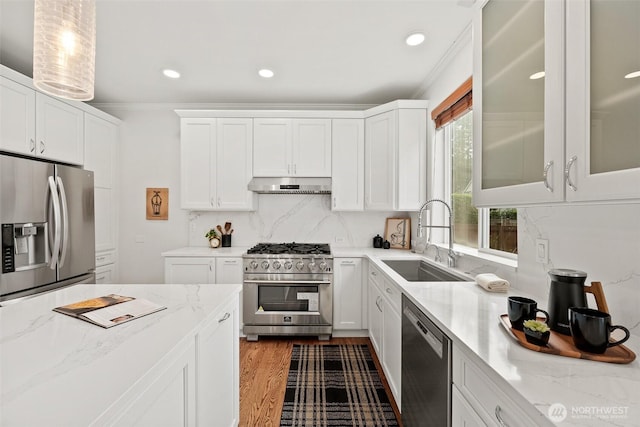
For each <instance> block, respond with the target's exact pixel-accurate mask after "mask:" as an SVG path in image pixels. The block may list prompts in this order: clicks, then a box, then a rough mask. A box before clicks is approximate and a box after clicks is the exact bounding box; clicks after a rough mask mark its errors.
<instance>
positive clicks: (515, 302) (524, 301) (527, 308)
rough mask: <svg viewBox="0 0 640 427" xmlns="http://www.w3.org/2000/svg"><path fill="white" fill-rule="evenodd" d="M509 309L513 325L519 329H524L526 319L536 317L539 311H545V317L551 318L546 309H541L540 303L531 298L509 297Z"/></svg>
mask: <svg viewBox="0 0 640 427" xmlns="http://www.w3.org/2000/svg"><path fill="white" fill-rule="evenodd" d="M507 309H508V313H509V321H510V322H511V327H512V328H513V329H517V330H519V331H521V330H522V323H524V321H525V320H529V319H535V318H536V314H537V313H538V312H541V313H544V315H545V317H546V318H547V319H549V314H548V313H547V312H546V311H544V310H540V309H539V308H538V303H537V302H535V301H534V300H532V299H531V298H525V297H509V299H508V301H507Z"/></svg>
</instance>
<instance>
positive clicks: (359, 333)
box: [331, 329, 369, 338]
mask: <svg viewBox="0 0 640 427" xmlns="http://www.w3.org/2000/svg"><path fill="white" fill-rule="evenodd" d="M331 336H332V337H335V338H366V337H368V336H369V331H368V330H367V329H348V330H342V329H340V330H337V331H336V330H335V329H334V330H333V332H332V333H331Z"/></svg>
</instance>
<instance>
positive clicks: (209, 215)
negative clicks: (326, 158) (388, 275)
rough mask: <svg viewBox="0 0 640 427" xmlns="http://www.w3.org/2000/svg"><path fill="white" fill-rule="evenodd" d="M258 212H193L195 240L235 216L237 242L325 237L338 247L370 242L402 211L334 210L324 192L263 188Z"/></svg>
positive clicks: (191, 229)
mask: <svg viewBox="0 0 640 427" xmlns="http://www.w3.org/2000/svg"><path fill="white" fill-rule="evenodd" d="M258 206H259V209H258V210H256V211H255V212H191V213H189V245H190V246H206V245H207V244H208V243H207V240H206V239H205V237H204V235H205V233H206V232H207V230H209V228H212V227H215V226H216V225H218V224H220V225H224V223H225V222H227V221H228V222H231V223H232V228H233V229H234V232H233V235H232V239H233V240H232V244H233V246H253V245H255V244H256V243H259V242H293V241H297V242H319V243H330V244H331V245H332V246H334V247H369V246H371V245H372V241H373V237H374V236H375V235H376V234H380V235H381V236H382V235H383V233H384V227H385V220H386V218H388V217H401V216H408V215H406V214H402V213H401V212H334V211H332V210H331V197H330V196H329V195H319V194H309V195H303V194H259V195H258Z"/></svg>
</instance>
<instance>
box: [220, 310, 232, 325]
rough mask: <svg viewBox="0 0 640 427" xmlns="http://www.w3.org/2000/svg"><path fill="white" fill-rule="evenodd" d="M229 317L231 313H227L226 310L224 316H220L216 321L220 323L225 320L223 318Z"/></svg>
mask: <svg viewBox="0 0 640 427" xmlns="http://www.w3.org/2000/svg"><path fill="white" fill-rule="evenodd" d="M229 317H231V314H229V312H226V313H225V314H224V316H222V319H218V323H222V322H224V321H225V320H227V319H228V318H229Z"/></svg>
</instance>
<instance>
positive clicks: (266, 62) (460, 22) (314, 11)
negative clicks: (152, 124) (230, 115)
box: [0, 0, 473, 105]
mask: <svg viewBox="0 0 640 427" xmlns="http://www.w3.org/2000/svg"><path fill="white" fill-rule="evenodd" d="M472 3H473V0H413V1H412V0H260V1H255V0H206V1H192V0H179V1H178V0H126V1H125V0H97V7H96V9H97V11H96V14H97V36H96V38H97V44H96V81H95V99H94V100H93V101H92V102H94V103H224V104H235V103H237V104H244V103H265V104H269V103H277V104H285V103H289V104H331V105H337V104H380V103H384V102H387V101H391V100H393V99H400V98H412V97H415V96H416V95H417V94H418V93H420V91H421V90H424V89H425V87H424V86H425V84H426V83H428V79H429V76H430V75H431V73H432V71H433V70H434V69H435V68H436V67H437V66H438V64H439V63H440V62H441V61H442V60H443V58H444V57H445V55H446V52H447V51H448V50H449V49H451V48H452V46H453V45H454V44H455V42H456V40H457V39H458V38H459V37H460V36H461V35H462V34H464V33H465V31H466V30H467V29H468V27H469V25H470V22H471V15H472V7H471V4H472ZM413 31H422V32H424V33H425V35H426V41H425V42H424V43H423V44H422V45H420V46H416V47H409V46H407V45H406V44H405V42H404V40H405V38H406V36H407V35H409V34H410V33H411V32H413ZM32 55H33V0H0V63H2V64H3V65H6V66H7V67H9V68H12V69H14V70H16V71H18V72H20V73H22V74H25V75H27V76H31V75H32ZM164 68H173V69H176V70H178V71H179V72H180V73H181V74H182V77H181V78H180V79H177V80H172V79H168V78H166V77H164V76H163V75H162V73H161V70H162V69H164ZM261 68H270V69H272V70H273V71H274V72H275V76H274V77H273V78H271V79H263V78H261V77H258V75H257V71H258V70H259V69H261Z"/></svg>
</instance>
